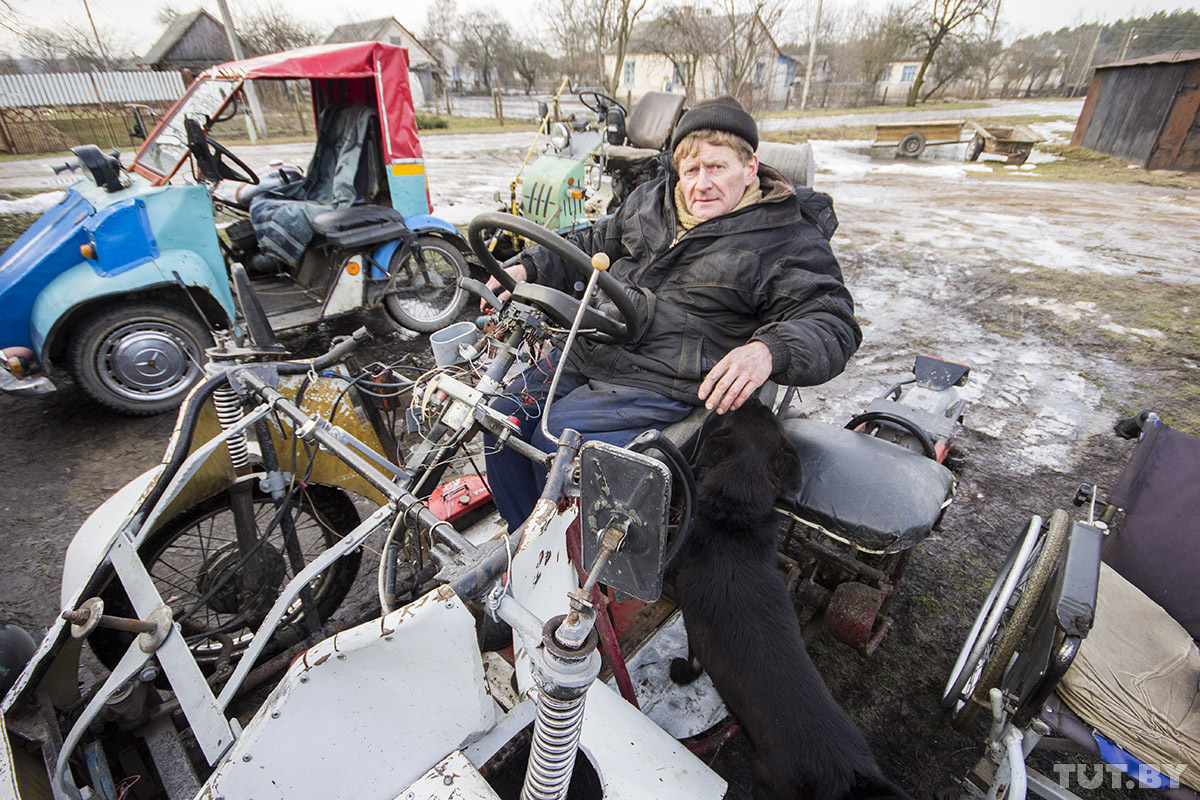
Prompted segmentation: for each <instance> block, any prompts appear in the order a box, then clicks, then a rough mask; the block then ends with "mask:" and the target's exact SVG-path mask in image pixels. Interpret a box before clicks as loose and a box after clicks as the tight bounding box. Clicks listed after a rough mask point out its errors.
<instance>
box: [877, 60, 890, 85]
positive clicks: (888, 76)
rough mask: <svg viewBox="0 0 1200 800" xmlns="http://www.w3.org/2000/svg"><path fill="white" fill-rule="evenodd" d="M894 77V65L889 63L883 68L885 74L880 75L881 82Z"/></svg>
mask: <svg viewBox="0 0 1200 800" xmlns="http://www.w3.org/2000/svg"><path fill="white" fill-rule="evenodd" d="M891 79H892V65H891V64H888V65H887V66H886V67H884V68H883V74H882V75H880V76H879V82H880V83H887V82H888V81H890V80H891Z"/></svg>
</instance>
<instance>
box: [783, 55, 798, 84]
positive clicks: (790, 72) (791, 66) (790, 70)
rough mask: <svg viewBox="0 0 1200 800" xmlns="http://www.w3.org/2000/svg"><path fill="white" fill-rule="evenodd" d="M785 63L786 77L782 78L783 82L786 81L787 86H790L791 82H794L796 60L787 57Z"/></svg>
mask: <svg viewBox="0 0 1200 800" xmlns="http://www.w3.org/2000/svg"><path fill="white" fill-rule="evenodd" d="M786 63H787V77H786V78H785V79H784V82H785V83H787V85H788V86H791V85H792V84H793V83H795V82H796V62H795V61H792V60H791V59H788V61H787V62H786Z"/></svg>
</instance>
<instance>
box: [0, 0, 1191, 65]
mask: <svg viewBox="0 0 1200 800" xmlns="http://www.w3.org/2000/svg"><path fill="white" fill-rule="evenodd" d="M84 1H85V0H10V5H11V7H12V9H13V14H15V15H16V18H17V20H18V21H25V22H27V23H31V24H34V25H39V26H46V27H49V26H54V25H59V24H63V23H66V24H79V25H86V24H87V17H86V16H85V14H84ZM268 1H269V2H272V4H274V3H278V4H279V5H280V6H282V7H283V8H286V9H287V10H289V11H290V12H291V13H292V14H294V15H295V16H297V17H300V18H303V19H305V20H308V21H310V22H312V23H313V24H316V25H318V26H319V27H321V28H322V29H326V28H328V29H332V27H333V26H335V25H338V24H340V23H342V22H348V21H356V20H367V19H374V18H378V17H386V16H390V15H393V14H394V15H395V16H396V17H397V18H398V19H399V20H400V22H401V23H402V24H404V25H405V26H406V27H407V28H409V30H411V31H413V33H415V34H417V35H420V32H421V29H422V27H424V24H425V9H426V7H427V6H428V4H429V2H430V0H402V1H401V2H397V0H228V2H229V7H230V10H231V11H232V13H233V14H234V17H235V19H236V16H237V14H238V11H239V9H250V8H253V7H254V6H255V4H256V3H264V2H268ZM669 1H670V0H658V2H659V3H663V2H669ZM866 1H867V3H868V4H869V5H872V6H875V7H881V6H883V5H885V4H886V0H866ZM1002 1H1003V5H1002V9H1003V10H1002V12H1001V19H1002V20H1004V21H1006V22H1007V26H1008V27H1007V30H1008V31H1009V32H1010V35H1011V34H1027V33H1037V32H1041V31H1044V30H1057V29H1058V28H1061V27H1064V26H1072V25H1076V24H1079V23H1081V22H1094V21H1097V20H1099V21H1102V22H1113V21H1115V20H1118V19H1121V18H1126V19H1127V18H1130V17H1133V16H1142V15H1148V14H1152V13H1154V12H1155V11H1173V10H1176V9H1195V8H1196V3H1195V2H1179V0H1002ZM86 2H87V3H88V5H89V6H90V7H91V11H92V15H93V17H94V18H95V20H96V24H97V25H98V26H99V27H100V28H101V29H102V31H103V30H104V29H109V30H113V31H118V32H119V35H120V36H121V37H123V39H124V40H125V42H126V44H127V45H128V47H129V48H130V49H131V50H133V52H135V53H137V54H138V55H143V54H145V52H146V51H147V50H149V49H150V46H151V45H152V44H153V43H154V41H155V40H156V39H157V38H158V36H159V34H161V33H162V30H163V26H162V25H160V24H159V23H157V22H156V21H155V19H154V18H155V16H156V13H157V11H158V9H159V8H161V7H162V6H164V5H167V4H168V0H143V1H142V2H137V3H134V2H131V0H86ZM652 2H654V0H652ZM195 3H196V0H170V4H171V5H173V6H174V7H175V8H177V9H183V10H190V9H192V8H195V7H196V4H195ZM458 4H459V9H460V10H465V9H468V8H474V7H484V8H486V7H494V8H499V9H501V10H502V12H503V13H506V15H507V16H508V17H509V22H510V24H512V25H513V27H514V29H516V30H518V31H519V30H521V26H522V25H526V24H528V22H527V21H528V20H529V19H536V16H537V9H538V7H539V5H540V3H539V0H458ZM854 4H855V2H854V0H825V7H826V8H834V9H836V8H838V7H850V6H851V5H854ZM198 5H201V6H203V7H205V8H207V9H208V10H209V11H210V12H211V13H212V14H213V16H218V14H217V8H216V2H215V1H214V0H201V1H200V2H199V3H198ZM793 5H794V7H796V8H805V9H806V8H810V7H812V5H813V3H812V0H793ZM134 8H136V9H137V10H138V11H137V13H131V9H134ZM9 20H12V17H11V16H10V17H9ZM8 44H9V45H10V46H11V40H10V41H9V42H8Z"/></svg>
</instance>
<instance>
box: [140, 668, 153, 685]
mask: <svg viewBox="0 0 1200 800" xmlns="http://www.w3.org/2000/svg"><path fill="white" fill-rule="evenodd" d="M157 677H158V667H146V668H144V669H143V670H142V671H141V672H139V673H138V680H139V681H141V682H142V683H151V682H153V681H154V679H155V678H157Z"/></svg>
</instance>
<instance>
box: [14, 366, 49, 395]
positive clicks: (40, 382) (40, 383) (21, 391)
mask: <svg viewBox="0 0 1200 800" xmlns="http://www.w3.org/2000/svg"><path fill="white" fill-rule="evenodd" d="M57 388H58V387H57V386H55V385H54V382H53V381H51V380H50V379H49V378H47V377H46V376H45V375H42V376H40V377H37V378H18V377H17V376H16V375H13V374H12V373H11V372H9V371H8V370H7V369H4V368H3V367H0V392H4V393H5V394H16V395H24V396H26V397H29V396H33V395H37V394H49V393H50V392H53V391H54V390H55V389H57Z"/></svg>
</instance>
